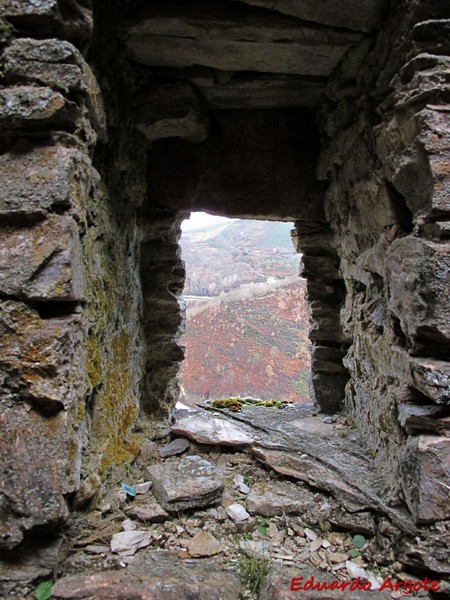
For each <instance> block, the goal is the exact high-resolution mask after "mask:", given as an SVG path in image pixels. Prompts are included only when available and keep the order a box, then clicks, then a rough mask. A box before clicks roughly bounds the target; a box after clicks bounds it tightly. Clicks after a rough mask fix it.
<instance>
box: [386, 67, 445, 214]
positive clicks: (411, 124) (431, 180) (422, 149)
mask: <svg viewBox="0 0 450 600" xmlns="http://www.w3.org/2000/svg"><path fill="white" fill-rule="evenodd" d="M446 71H447V72H448V67H447V68H446ZM416 88H417V86H416V85H414V86H413V88H412V89H413V91H414V92H415V91H416ZM447 121H448V112H447V110H446V108H445V107H443V108H442V109H440V108H439V107H438V106H435V107H433V110H431V109H429V108H427V109H424V110H422V111H420V112H418V113H417V114H415V115H414V116H413V117H410V118H408V119H404V118H400V117H394V118H393V119H392V120H391V121H389V122H388V123H386V124H383V125H380V126H379V127H377V128H376V132H377V146H376V148H377V154H378V156H379V158H380V160H381V161H382V162H383V164H384V169H385V172H386V175H387V177H388V178H389V179H390V180H391V181H392V183H393V185H394V186H395V188H396V189H397V191H398V192H400V193H401V194H402V195H403V196H404V198H405V202H406V205H407V206H408V208H409V209H410V210H411V212H412V213H413V215H418V214H423V213H424V212H429V213H430V214H432V215H437V216H439V215H442V214H443V213H446V214H448V213H449V212H450V201H449V193H450V171H449V162H448V145H449V142H450V140H449V133H448V126H447V125H446V123H447Z"/></svg>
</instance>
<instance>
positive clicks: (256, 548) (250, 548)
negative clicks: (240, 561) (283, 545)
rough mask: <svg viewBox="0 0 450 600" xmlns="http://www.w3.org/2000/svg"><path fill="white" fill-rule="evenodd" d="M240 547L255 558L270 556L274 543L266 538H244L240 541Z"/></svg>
mask: <svg viewBox="0 0 450 600" xmlns="http://www.w3.org/2000/svg"><path fill="white" fill-rule="evenodd" d="M239 548H240V549H241V550H242V551H243V552H245V553H246V554H248V555H249V556H253V557H254V558H265V559H268V558H270V551H271V549H272V544H271V543H270V542H267V541H265V540H257V541H255V540H242V541H240V542H239Z"/></svg>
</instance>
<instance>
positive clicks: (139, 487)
mask: <svg viewBox="0 0 450 600" xmlns="http://www.w3.org/2000/svg"><path fill="white" fill-rule="evenodd" d="M133 487H134V491H135V492H136V494H138V495H142V494H147V492H149V491H150V488H151V487H152V482H151V481H144V482H143V483H136V484H135V485H133Z"/></svg>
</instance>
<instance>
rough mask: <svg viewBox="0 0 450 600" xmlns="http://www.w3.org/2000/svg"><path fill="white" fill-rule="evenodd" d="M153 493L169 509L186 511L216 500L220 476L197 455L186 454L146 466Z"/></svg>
mask: <svg viewBox="0 0 450 600" xmlns="http://www.w3.org/2000/svg"><path fill="white" fill-rule="evenodd" d="M148 473H149V476H150V479H151V480H152V481H153V493H154V495H155V496H156V498H157V500H158V502H159V503H160V504H161V506H162V507H163V508H164V509H165V510H168V511H179V510H187V509H191V508H198V507H203V506H208V505H210V504H214V503H215V502H218V500H219V499H220V497H221V495H222V492H223V486H224V481H223V476H222V474H221V473H220V472H219V471H218V470H217V469H216V468H215V467H214V466H213V465H212V464H211V463H209V462H208V461H206V460H204V459H202V458H200V456H187V457H186V458H183V459H181V460H180V461H178V462H175V463H170V464H164V465H153V466H152V467H149V468H148Z"/></svg>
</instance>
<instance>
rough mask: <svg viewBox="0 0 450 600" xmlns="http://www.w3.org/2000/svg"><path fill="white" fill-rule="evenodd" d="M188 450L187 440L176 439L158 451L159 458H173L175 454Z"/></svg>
mask: <svg viewBox="0 0 450 600" xmlns="http://www.w3.org/2000/svg"><path fill="white" fill-rule="evenodd" d="M188 448H189V440H187V439H186V438H176V439H175V440H173V441H172V442H170V444H167V445H166V446H163V447H162V448H161V449H160V450H159V455H160V457H161V458H167V457H168V456H175V455H176V454H182V453H183V452H184V451H185V450H187V449H188Z"/></svg>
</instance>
